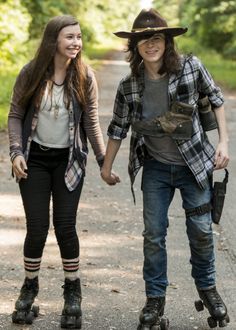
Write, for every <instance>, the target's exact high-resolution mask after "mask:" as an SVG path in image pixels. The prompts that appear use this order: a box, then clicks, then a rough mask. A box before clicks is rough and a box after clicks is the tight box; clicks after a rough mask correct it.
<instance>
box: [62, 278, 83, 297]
mask: <svg viewBox="0 0 236 330" xmlns="http://www.w3.org/2000/svg"><path fill="white" fill-rule="evenodd" d="M73 282H75V281H71V282H65V284H63V285H62V288H63V289H64V297H65V298H66V299H69V300H70V301H71V300H73V301H74V300H77V299H78V300H80V299H81V295H80V293H79V285H78V284H77V283H73Z"/></svg>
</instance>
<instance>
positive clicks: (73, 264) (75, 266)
mask: <svg viewBox="0 0 236 330" xmlns="http://www.w3.org/2000/svg"><path fill="white" fill-rule="evenodd" d="M62 264H63V270H64V275H65V278H69V279H70V280H76V279H77V278H78V277H79V257H78V258H74V259H62Z"/></svg>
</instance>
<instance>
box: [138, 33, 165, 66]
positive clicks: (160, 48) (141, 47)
mask: <svg viewBox="0 0 236 330" xmlns="http://www.w3.org/2000/svg"><path fill="white" fill-rule="evenodd" d="M137 47H138V51H139V54H140V56H141V57H142V58H143V60H144V62H145V61H146V62H159V61H162V58H163V55H164V52H165V35H164V34H163V33H155V34H153V35H152V36H147V37H144V38H143V39H141V40H140V41H138V43H137Z"/></svg>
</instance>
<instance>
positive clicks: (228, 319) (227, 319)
mask: <svg viewBox="0 0 236 330" xmlns="http://www.w3.org/2000/svg"><path fill="white" fill-rule="evenodd" d="M225 320H226V322H227V323H229V322H230V318H229V315H228V314H227V315H226V317H225Z"/></svg>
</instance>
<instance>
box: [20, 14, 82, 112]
mask: <svg viewBox="0 0 236 330" xmlns="http://www.w3.org/2000/svg"><path fill="white" fill-rule="evenodd" d="M77 24H79V22H78V21H77V19H76V18H75V17H73V16H70V15H62V16H56V17H54V18H52V19H51V20H50V21H49V22H48V24H47V25H46V27H45V30H44V34H43V37H42V40H41V44H40V46H39V48H38V50H37V51H36V54H35V56H34V58H33V59H32V61H31V62H30V64H29V75H28V76H29V79H28V80H27V83H26V85H25V86H24V91H23V93H22V95H23V96H22V98H21V100H20V103H21V105H23V106H27V105H28V104H29V101H30V100H31V99H32V98H33V97H34V98H35V97H36V102H37V98H38V97H40V94H41V93H42V92H43V88H44V86H45V83H46V81H47V80H50V79H51V78H52V76H53V74H54V69H55V68H54V56H55V53H56V49H57V37H58V34H59V32H60V31H61V30H62V29H63V28H64V27H66V26H70V25H77ZM64 84H65V85H64V86H65V96H66V99H67V100H68V101H69V100H71V97H72V93H74V95H75V96H76V98H77V100H78V101H79V102H80V104H82V105H85V103H86V90H87V65H86V64H85V63H84V62H83V61H82V59H81V51H80V52H79V53H78V55H77V56H76V58H74V59H72V60H71V62H70V64H69V66H68V68H67V74H66V78H65V81H64Z"/></svg>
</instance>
